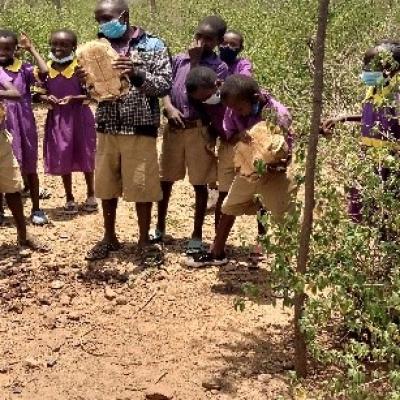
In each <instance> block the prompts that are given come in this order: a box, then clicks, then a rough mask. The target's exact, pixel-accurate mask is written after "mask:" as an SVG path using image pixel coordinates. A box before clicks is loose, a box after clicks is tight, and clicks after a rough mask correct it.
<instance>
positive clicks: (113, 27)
mask: <svg viewBox="0 0 400 400" xmlns="http://www.w3.org/2000/svg"><path fill="white" fill-rule="evenodd" d="M122 15H123V13H122V14H121V15H120V16H119V18H118V19H113V20H112V21H108V22H104V23H103V24H100V33H102V34H103V35H104V36H105V37H106V38H107V39H119V38H121V37H122V36H124V34H125V32H126V30H127V29H128V26H127V24H123V23H122V22H120V20H119V19H120V18H121V17H122Z"/></svg>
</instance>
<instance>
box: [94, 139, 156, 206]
mask: <svg viewBox="0 0 400 400" xmlns="http://www.w3.org/2000/svg"><path fill="white" fill-rule="evenodd" d="M97 138H98V142H97V153H96V171H95V192H96V197H98V198H100V199H103V200H109V199H114V198H118V197H121V196H123V198H124V200H125V201H129V202H135V203H151V202H156V201H159V200H161V198H162V193H161V186H160V178H159V168H158V158H157V147H156V139H155V138H153V137H149V136H143V135H109V134H104V133H98V134H97Z"/></svg>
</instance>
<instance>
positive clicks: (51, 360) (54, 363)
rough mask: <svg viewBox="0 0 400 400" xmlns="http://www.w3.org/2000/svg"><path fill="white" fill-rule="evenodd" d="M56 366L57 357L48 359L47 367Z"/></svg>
mask: <svg viewBox="0 0 400 400" xmlns="http://www.w3.org/2000/svg"><path fill="white" fill-rule="evenodd" d="M56 364H57V357H50V358H48V360H47V361H46V365H47V366H48V367H49V368H53V367H54V366H55V365H56Z"/></svg>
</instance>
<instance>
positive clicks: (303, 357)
mask: <svg viewBox="0 0 400 400" xmlns="http://www.w3.org/2000/svg"><path fill="white" fill-rule="evenodd" d="M329 1H330V0H320V1H319V12H318V30H317V38H316V42H315V47H314V59H315V70H314V84H313V112H312V119H311V132H310V138H309V140H308V150H307V159H306V173H305V199H304V211H303V220H302V225H301V232H300V243H299V252H298V259H297V272H298V273H299V274H305V272H306V270H307V263H308V257H309V252H310V240H311V232H312V226H313V214H314V205H315V194H314V192H315V187H314V186H315V182H314V181H315V166H316V160H317V152H318V139H319V127H320V124H321V115H322V94H323V89H324V57H325V39H326V29H327V25H328V12H329ZM304 301H305V294H304V292H303V293H298V294H297V295H296V297H295V307H294V325H295V327H294V328H295V352H296V356H295V366H296V373H297V376H298V377H305V376H306V375H307V347H306V341H305V338H304V335H303V333H302V332H301V329H300V325H299V322H300V319H301V317H302V315H303V309H304Z"/></svg>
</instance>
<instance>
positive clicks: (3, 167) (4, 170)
mask: <svg viewBox="0 0 400 400" xmlns="http://www.w3.org/2000/svg"><path fill="white" fill-rule="evenodd" d="M20 190H22V182H21V178H20V172H19V166H18V162H17V160H16V159H15V158H14V155H13V152H12V147H11V135H10V134H9V133H8V132H6V131H0V193H16V192H19V191H20Z"/></svg>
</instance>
